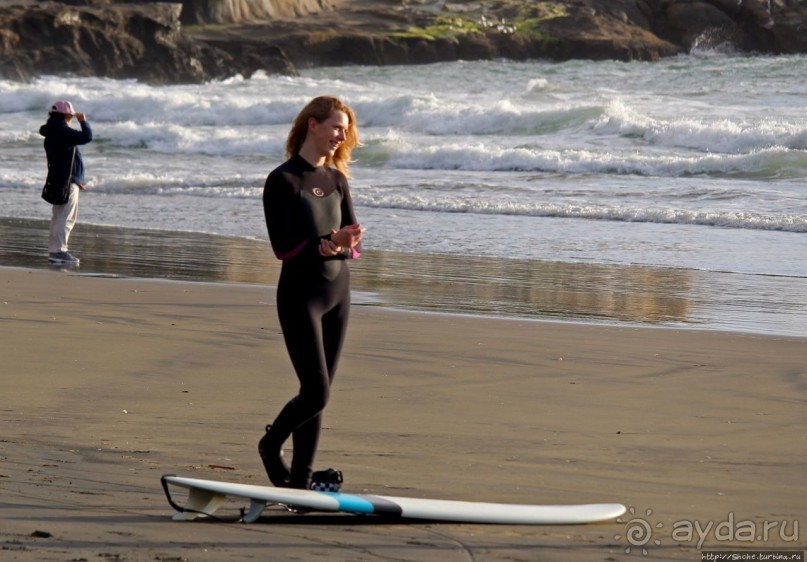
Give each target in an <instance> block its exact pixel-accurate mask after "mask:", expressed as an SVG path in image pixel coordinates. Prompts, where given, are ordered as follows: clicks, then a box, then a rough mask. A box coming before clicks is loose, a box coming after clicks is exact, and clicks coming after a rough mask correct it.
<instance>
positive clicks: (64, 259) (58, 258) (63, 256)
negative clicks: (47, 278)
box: [48, 252, 79, 265]
mask: <svg viewBox="0 0 807 562" xmlns="http://www.w3.org/2000/svg"><path fill="white" fill-rule="evenodd" d="M48 261H49V262H50V263H54V264H56V265H62V264H67V265H77V264H78V262H79V259H78V258H77V257H76V256H74V255H73V254H71V253H70V252H50V253H49V254H48Z"/></svg>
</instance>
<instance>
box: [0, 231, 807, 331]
mask: <svg viewBox="0 0 807 562" xmlns="http://www.w3.org/2000/svg"><path fill="white" fill-rule="evenodd" d="M47 225H48V223H47V221H43V220H26V219H9V218H0V265H5V266H13V267H31V268H35V269H47V268H48V264H47V261H46V254H45V252H44V250H43V248H45V247H46V243H47ZM71 241H72V243H73V248H75V249H76V250H77V252H76V253H77V255H78V256H79V257H80V258H81V266H80V267H79V268H77V269H75V272H78V273H83V274H96V275H117V276H126V277H146V278H156V279H173V280H188V281H209V282H226V283H249V284H255V283H257V284H262V285H273V284H274V283H275V282H276V280H277V277H278V273H279V264H278V262H277V260H275V259H274V257H273V256H272V255H271V251H270V249H269V245H268V242H267V241H263V240H248V239H243V238H234V237H225V236H211V235H204V234H199V233H188V232H165V231H154V230H137V229H124V228H118V227H104V226H94V225H87V224H80V225H79V226H78V227H77V228H76V231H75V232H74V234H73V237H72V239H71ZM351 270H352V271H353V272H354V275H353V290H354V302H357V303H359V304H361V305H363V306H374V307H379V308H401V309H406V310H416V311H433V312H441V313H462V314H474V315H483V316H497V317H510V318H524V319H533V320H564V321H569V320H571V321H577V322H585V323H599V324H615V325H622V326H630V327H635V326H664V327H676V328H680V327H690V328H697V329H704V330H719V331H735V332H746V333H755V334H766V335H775V336H781V335H784V336H797V337H807V282H805V279H804V278H799V277H782V276H764V275H743V274H737V273H730V272H707V271H693V270H683V269H673V268H661V267H641V266H621V265H604V264H586V263H561V262H536V261H528V260H516V259H491V258H483V257H473V256H460V255H453V256H452V255H448V256H447V255H440V256H435V255H421V254H416V253H396V252H388V251H384V252H379V251H372V250H367V251H365V258H364V259H361V260H359V261H357V262H354V263H352V264H351Z"/></svg>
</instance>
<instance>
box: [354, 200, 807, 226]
mask: <svg viewBox="0 0 807 562" xmlns="http://www.w3.org/2000/svg"><path fill="white" fill-rule="evenodd" d="M354 199H355V201H356V202H357V203H358V204H360V205H364V206H367V207H375V208H389V209H405V210H410V211H412V210H413V211H432V212H441V213H477V214H495V215H515V216H534V217H550V218H576V219H586V220H599V221H615V222H645V223H658V224H686V225H699V226H712V227H723V228H738V229H750V230H768V231H782V232H794V233H803V232H807V216H804V215H793V214H774V213H769V214H766V213H754V212H748V211H708V210H706V211H702V210H683V209H661V208H657V209H653V208H640V207H609V206H604V205H603V206H594V205H566V204H563V205H562V204H537V203H536V204H529V203H523V202H521V203H520V202H514V201H491V200H488V199H473V198H442V199H435V198H428V199H427V198H425V197H418V196H414V195H410V196H390V195H382V196H378V195H370V194H367V193H358V194H355V195H354Z"/></svg>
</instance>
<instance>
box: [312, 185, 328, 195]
mask: <svg viewBox="0 0 807 562" xmlns="http://www.w3.org/2000/svg"><path fill="white" fill-rule="evenodd" d="M311 193H313V194H314V195H316V196H317V197H325V192H324V191H323V190H322V188H321V187H315V188H314V189H312V190H311Z"/></svg>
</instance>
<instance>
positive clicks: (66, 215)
mask: <svg viewBox="0 0 807 562" xmlns="http://www.w3.org/2000/svg"><path fill="white" fill-rule="evenodd" d="M73 117H75V118H76V119H77V120H78V123H79V125H80V126H81V130H80V131H78V130H76V129H74V128H73V127H71V126H70V122H71V121H72V120H73ZM39 134H40V135H42V136H43V137H45V154H46V155H47V158H48V170H49V173H50V174H51V177H53V178H54V179H55V180H56V181H59V180H61V181H67V179H68V178H70V197H68V199H67V202H66V203H65V204H64V205H53V214H52V216H51V221H50V234H49V236H48V260H49V261H50V262H51V263H54V264H78V262H79V260H78V258H76V257H74V256H73V255H72V254H71V253H70V252H69V250H68V247H67V242H68V239H69V238H70V232H71V231H72V230H73V226H75V224H76V219H77V218H78V196H79V192H80V191H82V190H83V189H84V182H85V178H84V160H83V159H82V157H81V151H80V150H79V149H78V145H82V144H87V143H89V142H90V141H92V128H91V127H90V124H89V122H87V116H86V115H85V114H84V113H76V111H75V109H73V104H71V103H70V102H69V101H64V100H60V101H57V102H56V103H54V104H53V106H52V107H51V109H50V112H49V113H48V122H47V123H45V124H44V125H42V126H41V127H40V128H39ZM74 149H75V153H74ZM71 166H72V167H71Z"/></svg>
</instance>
